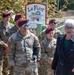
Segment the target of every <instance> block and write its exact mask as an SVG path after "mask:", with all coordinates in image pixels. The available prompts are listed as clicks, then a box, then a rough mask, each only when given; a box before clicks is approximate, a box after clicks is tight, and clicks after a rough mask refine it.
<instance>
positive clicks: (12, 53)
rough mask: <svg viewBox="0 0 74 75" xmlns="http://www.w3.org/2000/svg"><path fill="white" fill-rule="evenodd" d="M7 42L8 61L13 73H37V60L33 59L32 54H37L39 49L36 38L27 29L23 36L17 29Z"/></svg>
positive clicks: (17, 74) (32, 74)
mask: <svg viewBox="0 0 74 75" xmlns="http://www.w3.org/2000/svg"><path fill="white" fill-rule="evenodd" d="M9 42H10V43H11V44H10V46H9V52H8V53H9V62H8V63H9V66H13V68H14V72H13V73H14V75H38V68H37V61H33V56H37V55H38V54H39V50H40V44H39V41H38V38H37V37H36V36H35V35H34V34H32V33H31V32H29V31H28V34H26V35H25V36H23V35H21V34H20V32H19V31H17V32H16V33H14V34H13V35H12V36H11V37H10V38H9ZM34 59H35V58H34Z"/></svg>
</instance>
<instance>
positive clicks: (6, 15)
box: [0, 12, 13, 75]
mask: <svg viewBox="0 0 74 75" xmlns="http://www.w3.org/2000/svg"><path fill="white" fill-rule="evenodd" d="M9 21H10V12H3V14H2V21H1V22H0V39H1V41H3V42H4V44H5V45H6V43H7V41H8V35H7V33H8V29H9V28H11V27H12V26H13V24H12V23H10V22H9ZM0 51H1V50H0ZM2 55H3V56H4V57H3V58H2V60H0V61H3V65H2V66H3V75H8V57H7V53H5V52H4V50H3V53H2ZM0 75H2V74H0Z"/></svg>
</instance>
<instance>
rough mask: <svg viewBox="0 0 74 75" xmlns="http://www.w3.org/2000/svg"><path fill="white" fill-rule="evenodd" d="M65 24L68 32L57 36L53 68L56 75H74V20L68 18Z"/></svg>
mask: <svg viewBox="0 0 74 75" xmlns="http://www.w3.org/2000/svg"><path fill="white" fill-rule="evenodd" d="M64 25H65V27H64V28H65V33H66V34H65V35H60V36H59V37H58V38H57V46H56V51H55V54H54V59H53V62H52V69H53V73H54V74H56V75H74V39H73V38H72V37H73V34H74V20H73V19H68V20H66V21H65V23H64ZM54 74H53V75H54Z"/></svg>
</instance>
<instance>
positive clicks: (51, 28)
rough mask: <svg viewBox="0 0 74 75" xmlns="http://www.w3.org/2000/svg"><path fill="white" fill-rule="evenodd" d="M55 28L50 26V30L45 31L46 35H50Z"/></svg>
mask: <svg viewBox="0 0 74 75" xmlns="http://www.w3.org/2000/svg"><path fill="white" fill-rule="evenodd" d="M53 30H54V28H53V27H52V26H48V28H47V29H46V31H45V34H48V33H49V32H50V31H53Z"/></svg>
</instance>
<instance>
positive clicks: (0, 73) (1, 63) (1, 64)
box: [0, 60, 3, 75]
mask: <svg viewBox="0 0 74 75" xmlns="http://www.w3.org/2000/svg"><path fill="white" fill-rule="evenodd" d="M2 71H3V61H2V60H1V61H0V75H3V73H2Z"/></svg>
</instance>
